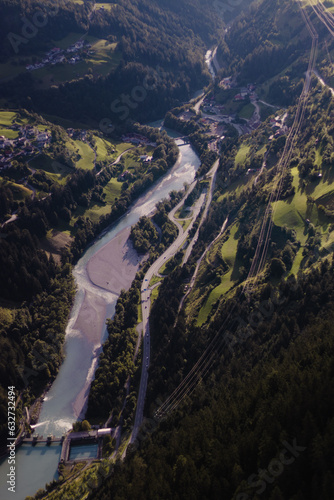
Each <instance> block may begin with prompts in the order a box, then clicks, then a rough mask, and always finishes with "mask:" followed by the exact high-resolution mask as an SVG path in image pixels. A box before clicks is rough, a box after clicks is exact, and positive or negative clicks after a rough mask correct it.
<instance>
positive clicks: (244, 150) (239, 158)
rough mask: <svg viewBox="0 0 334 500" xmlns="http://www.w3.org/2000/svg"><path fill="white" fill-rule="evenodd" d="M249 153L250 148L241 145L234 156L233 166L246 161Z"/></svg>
mask: <svg viewBox="0 0 334 500" xmlns="http://www.w3.org/2000/svg"><path fill="white" fill-rule="evenodd" d="M249 151H250V146H247V144H241V146H240V148H239V150H238V152H237V154H236V157H235V160H234V164H235V165H238V164H239V165H243V164H244V163H245V161H246V157H247V155H248V153H249Z"/></svg>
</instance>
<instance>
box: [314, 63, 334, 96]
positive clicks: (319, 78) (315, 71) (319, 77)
mask: <svg viewBox="0 0 334 500" xmlns="http://www.w3.org/2000/svg"><path fill="white" fill-rule="evenodd" d="M313 73H314V74H315V76H316V77H317V78H318V80H319V82H320V83H321V85H322V86H323V87H326V88H327V89H328V90H330V92H331V94H332V96H334V89H332V87H330V86H329V85H327V83H325V81H324V80H323V79H322V78H321V76H320V75H319V73H318V71H317V70H316V69H314V70H313Z"/></svg>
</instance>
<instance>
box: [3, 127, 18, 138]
mask: <svg viewBox="0 0 334 500" xmlns="http://www.w3.org/2000/svg"><path fill="white" fill-rule="evenodd" d="M0 135H3V136H4V137H7V139H17V137H18V136H19V133H18V132H17V130H11V129H10V128H0Z"/></svg>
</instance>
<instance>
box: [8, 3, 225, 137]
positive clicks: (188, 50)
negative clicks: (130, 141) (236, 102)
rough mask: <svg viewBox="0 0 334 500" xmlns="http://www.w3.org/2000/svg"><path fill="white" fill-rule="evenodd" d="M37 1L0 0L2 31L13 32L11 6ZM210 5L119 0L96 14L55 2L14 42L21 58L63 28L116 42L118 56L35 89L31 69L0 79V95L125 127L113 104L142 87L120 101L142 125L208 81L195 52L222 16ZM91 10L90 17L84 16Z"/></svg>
mask: <svg viewBox="0 0 334 500" xmlns="http://www.w3.org/2000/svg"><path fill="white" fill-rule="evenodd" d="M37 5H38V4H36V7H35V6H34V5H32V4H30V2H29V3H28V2H27V3H26V2H25V1H20V2H19V3H18V5H17V4H15V6H14V5H13V4H12V3H11V2H9V3H7V2H5V1H2V2H1V3H0V8H2V10H3V17H2V21H1V22H2V23H4V24H5V26H4V27H3V30H2V29H1V30H0V31H1V33H3V34H4V35H5V34H7V33H8V31H12V32H14V33H20V31H21V29H22V26H21V25H20V18H19V17H18V16H17V15H16V16H14V15H13V12H14V11H15V12H17V9H18V8H19V9H20V10H21V11H22V12H23V13H25V15H26V16H27V18H30V17H31V16H32V14H33V13H34V9H35V8H37ZM18 6H19V7H18ZM210 6H211V7H212V2H211V1H209V0H206V2H204V3H203V2H199V0H184V1H183V2H181V3H179V2H178V3H175V2H165V1H158V0H155V1H154V2H153V3H152V2H151V1H148V0H140V1H136V2H132V1H131V2H130V1H129V0H121V1H119V2H117V3H116V4H115V3H114V4H113V8H112V9H105V10H104V12H103V14H101V13H100V10H99V9H95V10H94V11H92V9H93V8H94V4H93V3H92V2H89V1H85V2H84V3H83V4H82V5H80V4H79V3H77V2H66V3H65V2H64V3H62V2H61V3H60V5H59V8H58V10H57V13H56V14H55V15H54V16H49V21H48V24H47V26H48V29H47V30H43V29H40V30H37V31H38V32H37V33H36V36H34V37H31V40H29V43H27V44H25V43H22V44H21V47H20V50H22V57H23V56H24V52H27V53H30V54H31V53H33V52H34V50H38V49H39V50H40V46H41V44H43V45H45V46H48V48H49V46H50V37H51V39H52V40H58V39H61V38H62V37H63V36H64V35H65V34H67V33H68V32H70V31H75V30H77V31H78V32H81V33H85V32H87V30H88V33H89V35H90V36H94V37H99V38H102V39H108V40H109V41H110V42H115V41H117V43H118V51H119V52H120V53H121V55H122V57H121V61H120V63H119V64H118V66H117V67H116V68H115V69H113V70H111V71H110V72H109V74H108V75H106V76H99V77H97V78H95V77H93V76H92V74H89V73H87V75H86V76H85V77H84V78H80V79H77V80H75V79H74V80H73V81H70V82H66V83H63V84H61V85H59V86H58V87H57V86H53V87H52V88H49V89H40V88H39V89H36V88H35V80H34V78H33V76H32V74H31V73H28V72H23V73H22V74H20V75H18V76H17V77H16V78H14V79H12V80H11V81H10V82H3V83H1V84H0V95H1V96H2V97H3V98H5V99H6V100H8V103H10V105H11V106H14V107H24V108H26V109H29V110H30V111H31V110H34V111H38V112H43V113H48V114H51V115H58V116H62V117H64V118H67V119H69V118H71V119H77V120H80V121H83V120H85V121H87V122H88V123H90V124H94V126H96V125H97V124H99V123H100V121H101V120H103V119H104V118H110V119H111V120H112V122H113V124H114V126H115V127H117V128H118V129H119V130H125V127H126V125H125V123H124V121H123V120H122V117H123V113H122V114H120V110H121V109H123V108H124V105H120V103H121V101H122V102H126V96H128V99H129V98H130V96H133V95H135V94H133V89H136V88H138V87H140V88H141V89H143V88H145V87H146V88H147V89H148V90H147V91H146V90H145V93H144V96H145V98H142V95H140V97H139V99H138V100H135V101H136V102H134V101H132V103H131V105H130V107H127V110H128V111H127V113H128V112H130V113H129V119H130V120H132V121H133V120H135V121H136V120H138V118H140V121H141V123H145V122H148V121H150V120H153V119H157V118H159V117H160V116H163V115H164V114H165V113H166V111H167V110H168V109H170V108H172V107H174V105H175V104H176V103H178V102H180V101H182V100H186V99H188V98H189V97H190V95H191V93H193V92H194V91H196V90H197V89H199V88H202V87H203V85H205V84H207V83H209V80H210V79H209V74H208V72H207V69H206V67H205V65H204V61H203V58H202V55H203V52H204V51H205V48H206V46H210V45H211V44H213V43H214V41H215V39H216V36H217V30H218V29H219V27H221V20H220V19H219V18H217V16H215V14H214V11H213V9H212V8H208V7H210ZM92 12H93V14H94V15H90V14H91V13H92ZM1 22H0V23H1ZM70 26H71V28H69V27H70ZM0 27H1V24H0ZM4 46H5V47H6V51H5V50H4V51H3V52H2V57H5V55H7V57H8V55H9V54H10V51H11V47H10V44H9V43H8V40H6V39H5V41H4ZM20 55H21V53H20ZM144 82H147V84H146V85H145V83H144ZM143 85H144V87H143ZM130 100H131V99H130ZM117 102H119V104H117Z"/></svg>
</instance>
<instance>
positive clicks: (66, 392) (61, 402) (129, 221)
mask: <svg viewBox="0 0 334 500" xmlns="http://www.w3.org/2000/svg"><path fill="white" fill-rule="evenodd" d="M180 151H181V159H180V162H178V163H177V164H176V165H175V166H174V167H173V169H172V170H170V171H169V172H168V173H167V174H166V175H165V176H164V177H163V178H162V179H160V180H159V181H158V182H157V183H156V184H155V185H154V186H152V188H151V189H150V190H149V191H148V192H147V193H145V195H143V196H141V197H140V199H139V200H138V201H137V202H136V203H135V204H134V205H133V207H132V208H131V209H130V210H129V212H128V213H127V214H126V215H125V216H124V217H122V218H121V219H120V221H119V222H118V223H117V224H116V225H115V226H114V227H113V228H112V229H111V230H110V231H108V233H107V234H105V235H104V236H103V237H102V238H100V239H99V240H97V241H96V242H95V244H94V245H92V246H91V247H89V248H88V249H87V251H86V252H85V254H84V255H83V257H82V258H81V259H80V260H79V262H78V264H77V265H76V266H75V269H74V276H75V280H76V283H77V287H78V292H77V295H76V299H75V303H74V306H73V308H72V312H71V316H70V320H69V324H68V327H67V330H66V339H65V353H66V357H65V360H64V363H63V364H62V366H61V368H60V371H59V373H58V376H57V378H56V380H55V382H54V383H53V385H52V387H51V389H50V391H49V392H48V394H47V397H46V398H45V401H44V403H43V407H42V411H41V415H40V419H39V423H38V424H37V427H38V429H37V432H38V433H39V434H40V435H44V436H47V435H49V434H53V435H54V436H61V435H62V434H63V433H64V432H66V431H67V430H68V429H70V428H71V427H72V422H74V421H75V420H77V417H78V415H77V413H76V411H75V408H74V402H75V401H76V399H77V397H78V394H79V393H80V392H81V391H82V389H83V388H84V387H85V386H86V384H87V382H90V381H91V380H92V379H93V377H94V373H95V369H96V366H97V360H98V355H99V352H100V348H101V344H102V342H103V340H104V338H105V335H106V328H105V327H103V330H102V331H101V332H99V335H100V339H101V343H100V345H99V346H96V345H93V344H91V343H89V342H88V341H87V340H86V339H85V338H83V337H82V336H81V335H80V334H79V333H78V331H76V330H75V329H74V328H73V325H74V324H75V321H76V319H77V317H78V315H79V314H80V308H81V304H82V297H83V295H84V293H85V292H86V291H89V293H96V294H97V295H98V296H99V297H102V298H103V300H105V302H106V305H107V317H111V316H112V314H113V311H114V308H115V304H116V301H117V297H118V296H117V295H115V294H111V293H110V292H106V291H105V290H99V289H98V288H97V287H96V286H94V287H93V286H92V284H91V282H90V281H89V279H88V277H87V272H86V266H87V263H88V262H89V260H90V259H91V258H92V257H93V255H95V253H96V252H98V251H99V250H100V249H101V248H102V247H103V246H104V245H106V244H107V243H109V241H111V240H112V239H113V238H115V237H116V236H117V235H118V234H119V233H120V232H121V231H123V229H125V228H127V227H130V226H132V225H133V224H135V223H136V222H137V221H138V220H139V218H140V217H141V216H142V215H148V214H149V213H151V212H152V210H153V209H154V207H155V205H156V203H157V202H158V201H160V200H162V199H163V198H166V197H167V196H168V194H169V193H170V192H171V191H173V190H176V191H179V190H181V189H183V186H184V183H188V184H190V183H191V182H192V181H193V179H194V177H195V173H196V170H197V169H198V167H199V165H200V160H199V158H198V156H197V155H196V153H195V152H194V150H193V149H192V147H191V146H190V145H185V146H182V147H181V148H180ZM133 278H134V276H133ZM105 319H106V318H105ZM104 324H105V323H104ZM86 396H88V390H87V394H86ZM60 452H61V446H60V445H56V444H55V445H51V446H46V445H45V444H39V445H36V446H35V447H33V446H32V445H22V446H21V447H20V448H18V449H17V455H16V464H15V467H16V480H17V483H16V493H15V494H14V493H11V492H9V491H8V490H7V485H6V481H7V477H6V474H7V473H9V465H8V462H7V459H5V460H3V461H2V462H1V463H0V500H11V499H14V500H24V499H25V497H26V496H27V495H33V494H34V493H36V491H37V490H38V489H39V488H44V486H45V484H46V483H49V482H50V481H52V480H53V479H56V478H57V472H56V471H57V466H58V462H59V457H60Z"/></svg>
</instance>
